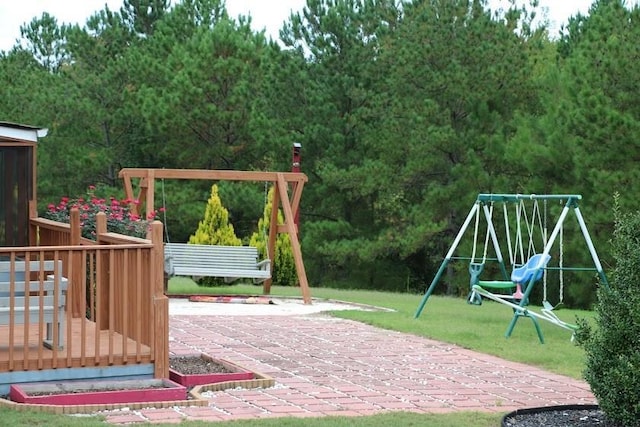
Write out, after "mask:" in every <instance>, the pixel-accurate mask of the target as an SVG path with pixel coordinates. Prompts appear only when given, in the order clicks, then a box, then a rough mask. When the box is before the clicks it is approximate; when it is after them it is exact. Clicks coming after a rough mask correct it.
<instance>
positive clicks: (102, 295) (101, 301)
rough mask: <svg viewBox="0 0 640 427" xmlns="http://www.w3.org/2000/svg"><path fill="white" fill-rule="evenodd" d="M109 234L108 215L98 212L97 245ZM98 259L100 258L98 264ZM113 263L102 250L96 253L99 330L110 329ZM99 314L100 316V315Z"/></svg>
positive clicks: (96, 310)
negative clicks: (111, 268)
mask: <svg viewBox="0 0 640 427" xmlns="http://www.w3.org/2000/svg"><path fill="white" fill-rule="evenodd" d="M106 232H107V215H106V214H105V213H104V212H98V213H97V214H96V243H97V244H101V242H100V238H101V237H102V235H103V234H105V233H106ZM97 258H100V262H99V263H98V261H97ZM111 262H112V260H111V258H110V257H109V256H108V255H107V256H105V253H104V252H103V251H102V250H98V251H97V252H96V287H97V289H96V293H97V294H98V295H96V304H97V307H92V308H93V309H95V312H96V324H97V325H98V328H99V330H106V329H109V323H110V322H111V319H110V318H109V304H110V303H111V301H110V300H109V286H110V282H109V274H108V271H109V267H110V263H111ZM98 312H99V313H100V314H98Z"/></svg>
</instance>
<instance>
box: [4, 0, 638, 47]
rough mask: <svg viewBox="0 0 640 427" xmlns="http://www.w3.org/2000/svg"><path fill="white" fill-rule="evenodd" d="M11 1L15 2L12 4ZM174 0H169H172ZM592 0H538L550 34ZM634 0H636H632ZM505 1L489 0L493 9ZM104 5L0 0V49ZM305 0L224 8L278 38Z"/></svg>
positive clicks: (109, 1) (241, 2)
mask: <svg viewBox="0 0 640 427" xmlns="http://www.w3.org/2000/svg"><path fill="white" fill-rule="evenodd" d="M14 1H16V2H15V3H14ZM175 1H176V0H174V1H173V2H172V3H174V2H175ZM592 1H593V0H540V6H541V7H543V8H547V10H548V13H549V15H548V17H549V21H550V25H551V29H552V33H553V32H554V31H557V30H558V29H559V28H560V26H561V25H562V24H563V23H566V21H567V19H568V18H569V17H570V16H572V15H575V14H576V13H578V12H581V13H586V12H587V11H588V9H589V6H590V5H591V3H592ZM635 1H637V0H635ZM506 3H507V1H506V0H491V5H492V8H493V9H496V8H497V7H499V6H501V5H502V6H504V5H505V4H506ZM105 4H106V5H107V6H108V7H109V9H111V10H118V9H120V6H121V5H122V0H0V50H5V51H6V50H9V49H11V47H13V46H14V45H15V40H16V39H18V38H20V26H21V25H23V24H25V23H29V22H31V20H32V19H33V18H35V17H40V16H42V13H43V12H48V13H49V14H50V15H52V16H54V17H55V18H56V19H57V20H58V24H61V23H78V24H81V25H83V24H84V23H85V21H86V19H87V18H88V17H89V16H90V15H92V14H93V13H94V12H96V11H98V10H102V9H103V8H104V6H105ZM305 4H306V1H305V0H227V1H226V5H227V11H228V12H229V14H230V15H231V16H233V17H237V16H238V15H239V14H242V15H251V19H252V21H253V22H252V26H253V28H254V30H256V31H257V30H262V29H266V32H267V36H271V37H272V38H274V39H277V38H278V32H279V30H280V28H281V27H282V24H283V22H284V21H286V20H288V18H289V15H290V13H291V12H292V11H293V12H298V11H301V10H302V8H303V7H304V5H305Z"/></svg>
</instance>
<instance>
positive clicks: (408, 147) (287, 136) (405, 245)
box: [0, 0, 640, 307]
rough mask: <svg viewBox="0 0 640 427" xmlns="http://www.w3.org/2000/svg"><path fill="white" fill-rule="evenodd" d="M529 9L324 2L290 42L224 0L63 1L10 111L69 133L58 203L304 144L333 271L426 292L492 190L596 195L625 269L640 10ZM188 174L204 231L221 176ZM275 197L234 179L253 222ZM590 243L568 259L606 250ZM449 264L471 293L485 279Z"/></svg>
mask: <svg viewBox="0 0 640 427" xmlns="http://www.w3.org/2000/svg"><path fill="white" fill-rule="evenodd" d="M174 3H175V4H174ZM522 3H524V2H513V1H510V2H509V6H508V7H507V8H506V9H505V10H504V11H491V10H489V7H490V6H491V5H492V4H493V3H492V2H489V1H487V0H480V1H469V0H450V1H412V2H399V1H389V0H314V1H309V2H307V3H306V5H305V8H304V9H303V11H302V12H301V13H294V14H292V16H290V18H289V20H288V21H287V22H285V23H284V26H283V28H282V31H281V39H282V40H281V43H279V44H277V43H275V42H269V41H267V40H265V37H264V34H263V33H260V32H258V33H255V32H253V31H252V30H251V27H250V25H249V22H248V20H246V19H238V20H234V19H233V18H232V17H230V16H229V14H228V13H227V10H226V7H225V2H224V1H222V0H182V1H180V2H170V1H168V0H125V1H123V4H122V7H121V8H120V9H119V10H117V11H114V10H110V9H108V8H107V7H105V8H104V9H103V10H99V11H96V12H95V13H94V14H93V15H92V16H91V17H90V18H89V19H88V20H87V22H86V23H85V24H84V25H66V24H59V23H58V21H57V20H56V18H55V17H53V16H50V15H48V14H43V15H41V16H38V17H34V18H33V19H32V20H31V21H29V22H27V23H26V24H24V25H23V26H22V27H21V30H22V37H23V39H22V40H21V41H20V45H16V46H15V47H14V48H13V49H11V50H10V51H8V52H0V98H1V99H2V100H3V102H2V103H1V104H0V120H6V121H11V122H17V123H26V124H34V125H38V126H42V127H47V128H49V135H48V136H47V137H46V138H43V139H42V141H40V142H39V146H38V195H39V198H41V199H42V200H52V199H53V198H54V197H58V196H59V195H60V194H80V193H82V192H83V191H84V189H85V188H86V187H87V186H88V185H89V184H103V185H108V186H110V187H115V186H119V185H120V183H119V179H118V170H119V169H120V168H122V167H166V168H207V169H227V170H234V169H235V170H287V169H288V168H289V167H290V147H291V143H292V142H294V141H295V142H300V143H302V145H303V147H304V151H303V163H302V167H303V171H304V172H305V173H307V175H308V176H309V177H310V180H309V185H308V186H307V187H306V188H305V194H304V197H303V200H302V205H301V206H302V212H301V216H302V225H301V231H302V233H301V236H302V239H304V245H303V246H304V249H305V262H306V266H307V267H308V269H307V271H308V274H309V280H310V281H313V282H315V283H318V282H320V281H324V280H332V281H333V282H334V283H336V284H338V283H339V284H341V285H342V284H345V286H347V285H346V284H348V286H359V287H364V288H376V289H398V290H399V289H404V290H417V289H419V288H421V287H423V286H424V283H425V282H429V281H430V280H431V279H432V278H433V276H434V275H435V272H436V270H437V268H438V265H439V263H440V261H441V259H442V256H443V254H444V253H445V252H446V250H447V248H448V246H449V245H450V244H451V241H452V240H453V238H454V236H455V234H456V232H457V229H458V227H459V226H460V224H461V223H462V221H463V220H464V215H465V214H466V212H467V211H468V208H469V206H470V205H471V203H473V200H474V199H475V196H476V194H477V193H480V192H484V193H486V192H496V193H537V194H542V193H545V194H548V193H557V194H562V193H571V194H582V195H583V196H584V203H583V204H582V205H581V208H582V212H583V214H584V217H585V218H586V219H587V220H588V223H589V229H590V232H591V235H592V237H593V240H594V244H595V246H596V248H598V252H599V254H600V256H601V258H602V261H603V264H604V265H605V266H606V265H608V264H610V263H611V262H612V261H611V260H610V248H609V243H608V240H609V237H610V235H611V232H612V221H611V219H610V218H609V214H608V213H609V211H610V209H609V205H610V197H611V193H612V192H614V191H616V190H618V191H624V192H623V193H621V194H622V196H621V198H620V204H621V206H622V207H624V208H625V209H628V210H634V209H639V208H640V201H639V199H638V198H637V197H635V194H637V193H638V192H640V187H638V185H639V184H638V183H640V179H638V178H639V176H638V174H639V172H638V168H637V167H636V163H637V162H636V160H637V158H638V157H639V155H638V152H640V145H639V144H638V141H640V103H639V101H638V99H639V98H638V97H637V96H634V94H635V92H636V86H637V81H639V80H640V75H638V74H636V73H637V72H638V70H639V68H638V67H637V66H635V64H636V63H637V57H638V49H639V48H638V46H640V25H637V24H638V21H639V20H640V9H639V8H638V7H637V6H633V7H631V6H627V5H626V4H627V3H629V2H626V3H625V2H624V1H622V0H607V1H604V0H599V1H595V2H594V3H593V5H592V6H591V8H590V10H589V13H588V14H585V15H579V16H576V17H575V18H573V19H572V20H571V22H570V23H569V25H568V27H567V28H566V29H564V30H563V32H562V37H561V38H560V40H554V39H551V38H550V37H549V35H548V33H547V32H546V30H545V28H544V27H543V28H541V29H540V30H534V29H533V28H532V26H531V23H532V18H533V16H534V12H536V13H538V15H539V12H540V10H539V8H538V10H536V9H535V8H536V7H537V6H536V4H537V3H538V2H535V1H531V2H526V3H527V4H530V5H531V6H520V5H521V4H522ZM243 185H244V184H243ZM169 187H171V191H170V192H168V197H167V206H168V207H169V208H170V212H171V215H170V216H168V219H167V221H168V224H167V225H168V229H169V230H170V231H171V238H172V240H175V241H186V240H187V238H188V236H189V234H191V232H192V231H193V230H194V229H195V225H196V223H197V219H198V217H197V216H196V212H197V209H195V207H194V205H195V204H197V203H198V202H199V201H200V200H205V199H206V198H207V197H208V193H209V188H208V185H207V188H204V189H203V187H202V184H201V183H198V184H195V183H184V182H181V183H180V184H175V185H174V184H171V185H169V184H168V185H167V188H169ZM256 187H257V186H256ZM636 187H638V188H636ZM261 193H262V191H261V190H260V189H258V190H256V189H255V188H254V187H251V186H249V185H245V186H238V187H235V186H233V185H226V184H225V185H222V184H221V185H220V194H221V195H222V197H223V199H224V200H225V205H226V206H227V207H228V208H229V210H230V211H231V212H232V213H233V222H234V225H235V227H236V232H237V233H238V235H241V236H249V235H250V233H251V232H253V231H254V225H255V219H256V218H258V217H259V216H260V215H261V209H260V207H261V206H262V203H257V202H256V201H257V200H258V199H261V198H262V197H261ZM157 199H158V198H157V197H156V200H157ZM580 245H582V242H577V241H576V242H573V241H566V242H565V246H566V253H568V254H569V253H570V254H573V253H576V254H577V253H584V254H585V255H584V257H583V258H582V259H580V258H578V260H579V261H581V262H577V263H576V265H585V264H586V265H588V264H589V263H590V262H591V260H590V259H589V254H588V253H587V252H586V251H582V249H583V248H582V246H580ZM469 246H470V245H469V243H468V242H467V241H465V240H463V241H462V242H461V243H460V248H461V252H462V250H464V251H466V252H464V254H465V255H466V254H468V253H469ZM579 250H580V251H581V252H579ZM579 256H580V255H579ZM448 273H451V274H448V275H447V276H448V277H447V285H448V286H447V289H446V292H448V293H451V294H455V293H457V292H458V288H459V286H464V285H463V284H464V282H465V280H462V279H460V278H459V277H457V275H456V274H454V273H457V272H456V270H455V267H453V268H452V269H450V270H449V271H448ZM574 283H575V284H574ZM460 284H462V285H460ZM582 285H583V282H582V281H578V280H575V281H573V280H571V281H567V289H566V290H567V292H566V295H567V299H566V301H565V302H566V303H568V304H571V305H573V306H582V307H588V306H590V304H591V303H592V302H593V299H592V293H590V292H582V290H583V288H582Z"/></svg>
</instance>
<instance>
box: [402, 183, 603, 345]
mask: <svg viewBox="0 0 640 427" xmlns="http://www.w3.org/2000/svg"><path fill="white" fill-rule="evenodd" d="M581 199H582V196H581V195H578V194H560V195H538V194H479V195H478V197H477V199H476V201H475V203H474V205H473V207H472V208H471V210H470V211H469V214H468V215H467V217H466V219H465V221H464V223H463V225H462V227H461V228H460V231H459V232H458V234H457V235H456V237H455V239H454V241H453V244H452V245H451V247H450V248H449V251H448V252H447V254H446V256H445V258H444V260H443V261H442V264H441V265H440V268H439V269H438V272H437V273H436V275H435V277H434V278H433V280H432V282H431V284H430V285H429V287H428V288H427V290H426V292H425V294H424V296H423V298H422V301H421V302H420V304H419V306H418V309H417V311H416V313H415V316H414V317H415V318H418V317H419V316H420V314H421V313H422V311H423V309H424V307H425V305H426V303H427V301H428V299H429V297H430V296H431V294H432V293H433V291H434V289H435V287H436V285H437V284H438V282H439V281H440V279H441V277H442V275H443V274H444V272H445V271H446V269H447V266H448V265H449V263H450V262H451V261H452V260H468V261H470V262H469V275H470V279H469V287H470V292H469V295H468V297H467V302H468V303H469V304H474V305H480V304H482V299H483V298H487V299H490V300H493V301H496V302H498V303H501V304H504V305H506V306H508V307H510V308H512V309H513V313H514V314H513V318H512V319H511V322H510V324H509V326H508V328H507V331H506V333H505V336H506V337H507V338H508V337H510V336H511V334H512V332H513V329H514V328H515V325H516V323H517V321H518V319H519V318H521V317H527V318H529V319H531V321H532V323H533V325H534V327H535V329H536V332H537V334H538V338H539V340H540V342H541V343H544V337H543V335H542V331H541V329H540V325H539V324H538V319H542V320H545V321H547V322H550V323H552V324H554V325H556V326H559V327H561V328H564V329H567V330H569V331H571V332H572V338H573V333H574V332H575V331H576V329H577V326H576V325H573V324H570V323H567V322H564V321H563V320H561V319H560V318H559V317H558V316H557V315H556V314H555V313H554V311H553V310H554V308H556V307H557V305H560V304H562V302H563V298H564V275H563V272H564V271H593V272H596V273H597V274H598V276H599V278H600V283H601V284H603V285H605V286H607V285H608V283H607V278H606V275H605V273H604V270H603V269H602V265H601V263H600V259H599V258H598V254H597V253H596V250H595V247H594V245H593V242H592V240H591V236H590V235H589V231H588V229H587V226H586V223H585V221H584V218H583V217H582V213H581V212H580V208H579V206H578V203H579V201H580V200H581ZM552 202H553V203H558V204H560V205H561V206H562V210H561V212H560V215H559V216H558V218H557V220H556V222H555V224H554V225H553V230H552V231H551V234H550V235H549V234H548V224H547V217H548V210H549V209H548V204H549V203H552ZM498 203H500V204H501V205H502V216H503V219H504V224H503V225H500V227H499V228H500V231H501V232H502V233H503V234H504V235H505V236H506V247H507V249H508V251H507V252H508V257H509V258H508V264H507V262H506V261H505V259H504V257H503V252H502V246H501V243H500V240H499V239H498V231H497V227H496V223H494V207H495V206H496V204H498ZM528 203H529V204H531V206H532V207H531V209H530V210H529V209H528V207H527V204H528ZM540 204H542V206H543V207H542V208H541V207H540ZM510 207H512V208H513V210H514V212H515V220H514V219H510V217H509V210H510V209H509V208H510ZM496 210H497V209H496ZM570 212H573V213H574V214H575V217H576V220H577V223H578V226H579V229H580V232H581V234H582V237H583V238H584V241H585V243H586V246H587V248H588V250H589V253H590V255H591V258H592V261H593V266H592V267H567V266H565V265H564V259H563V252H564V234H563V230H564V227H563V225H564V222H565V220H566V218H567V216H568V214H569V213H570ZM497 216H498V215H496V217H497ZM481 217H483V218H484V220H485V222H486V223H485V224H483V227H480V222H481ZM472 222H473V223H474V234H473V239H474V240H473V248H472V254H471V257H460V256H454V254H455V252H456V249H457V248H458V245H459V244H460V241H461V240H462V238H463V237H464V235H465V233H466V232H467V230H468V229H469V227H470V226H471V224H472ZM481 229H483V230H486V234H485V236H484V241H481V240H480V231H481ZM512 229H513V231H512ZM514 233H515V234H514ZM556 242H558V243H559V254H558V262H557V264H556V265H554V266H550V265H549V264H550V260H551V258H552V255H551V251H552V249H553V248H554V245H555V243H556ZM479 245H483V251H482V257H477V256H476V255H477V253H478V246H479ZM536 245H538V247H539V248H540V247H541V248H542V252H539V251H538V250H537V248H536ZM525 246H526V248H525ZM489 247H493V251H494V252H495V257H488V256H487V255H488V250H489ZM487 261H494V262H496V263H497V265H498V270H499V272H500V275H501V277H502V280H481V278H480V276H481V275H482V273H483V272H485V267H486V265H487ZM508 265H509V266H510V267H511V273H510V274H509V273H508V272H507V266H508ZM551 270H557V271H558V278H559V282H560V283H559V293H560V295H559V301H558V304H557V305H556V306H554V305H552V304H551V303H550V302H549V301H548V299H547V273H548V271H551ZM541 279H542V281H543V301H542V308H541V310H540V312H536V311H534V310H532V309H530V308H528V307H527V306H528V304H529V298H530V295H531V292H532V291H533V288H534V286H535V284H536V283H537V282H539V281H540V280H541Z"/></svg>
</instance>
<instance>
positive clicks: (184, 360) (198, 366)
mask: <svg viewBox="0 0 640 427" xmlns="http://www.w3.org/2000/svg"><path fill="white" fill-rule="evenodd" d="M169 368H171V369H173V370H174V371H176V372H180V373H182V374H185V375H202V374H229V373H232V372H235V371H232V370H231V369H228V368H227V367H226V366H224V365H223V364H221V363H219V362H216V361H215V360H214V359H207V358H204V357H200V356H171V357H170V358H169Z"/></svg>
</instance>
